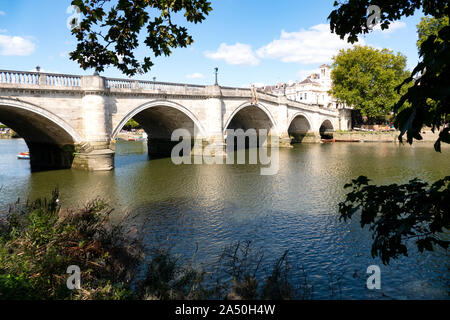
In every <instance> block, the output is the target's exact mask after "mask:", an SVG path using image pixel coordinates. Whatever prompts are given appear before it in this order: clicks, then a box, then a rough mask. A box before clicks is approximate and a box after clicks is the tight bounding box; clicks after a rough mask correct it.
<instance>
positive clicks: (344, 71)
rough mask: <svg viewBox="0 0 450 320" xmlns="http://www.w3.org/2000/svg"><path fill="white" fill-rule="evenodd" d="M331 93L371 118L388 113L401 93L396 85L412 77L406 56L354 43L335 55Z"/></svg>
mask: <svg viewBox="0 0 450 320" xmlns="http://www.w3.org/2000/svg"><path fill="white" fill-rule="evenodd" d="M333 60H334V61H333V70H332V72H331V77H332V79H333V87H332V89H331V93H332V94H333V96H335V97H336V98H337V99H339V100H340V101H343V102H345V103H346V104H347V105H350V106H353V107H354V108H355V109H357V110H360V112H361V114H362V115H363V116H367V117H369V118H372V119H376V118H380V117H384V116H386V115H389V113H390V112H391V111H392V110H393V107H394V105H395V103H396V102H397V101H398V100H399V99H400V96H401V95H400V94H399V93H398V92H397V91H396V90H395V88H396V87H397V86H398V85H399V84H401V83H402V82H403V80H405V78H406V77H407V76H409V74H408V72H407V71H406V57H405V56H403V55H402V54H401V53H397V54H394V53H393V52H392V51H390V50H388V49H383V50H378V49H375V48H372V47H369V46H355V47H354V48H351V49H347V50H341V51H339V54H338V55H337V56H335V57H334V58H333Z"/></svg>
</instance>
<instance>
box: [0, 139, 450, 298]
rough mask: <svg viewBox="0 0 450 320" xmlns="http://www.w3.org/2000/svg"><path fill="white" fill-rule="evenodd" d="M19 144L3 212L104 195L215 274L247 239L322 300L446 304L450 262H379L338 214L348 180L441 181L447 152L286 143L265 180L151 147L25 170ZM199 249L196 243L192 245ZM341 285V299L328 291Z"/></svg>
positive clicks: (132, 146)
mask: <svg viewBox="0 0 450 320" xmlns="http://www.w3.org/2000/svg"><path fill="white" fill-rule="evenodd" d="M26 150H27V148H26V144H25V143H24V141H22V140H0V186H2V189H1V192H0V207H5V206H6V205H7V204H8V203H10V202H13V201H14V200H16V199H17V198H22V199H26V198H30V199H34V198H36V197H40V196H46V195H49V193H50V192H51V190H52V189H54V187H55V186H59V189H60V193H61V200H62V203H63V204H64V205H65V206H81V205H82V204H83V203H85V202H86V201H87V200H89V199H92V198H94V197H95V196H100V197H102V198H104V199H105V200H107V201H108V202H109V203H110V204H111V205H112V206H113V207H114V208H115V215H116V217H120V216H121V215H124V214H125V213H130V216H131V217H132V218H130V219H129V220H128V222H127V223H128V224H130V225H133V226H135V227H136V228H138V230H139V231H140V232H143V234H144V235H145V241H146V242H147V243H148V244H152V243H155V241H157V242H164V241H166V242H167V243H170V246H172V247H173V249H172V250H173V251H174V252H177V253H180V254H181V255H182V257H185V258H186V259H187V258H191V256H192V255H193V253H194V252H197V253H196V257H195V261H196V263H197V264H198V265H201V266H202V267H203V268H205V269H206V270H210V271H212V270H213V269H214V266H215V265H216V264H217V261H218V258H219V256H220V254H221V253H222V250H223V248H224V247H225V246H227V245H229V244H231V243H235V242H236V241H246V240H251V241H252V245H253V246H254V247H256V248H261V249H262V250H263V252H264V254H265V256H266V257H267V258H268V262H271V261H273V260H275V259H277V258H279V257H280V256H281V255H282V254H283V252H284V251H285V250H289V260H290V263H291V266H292V270H291V278H292V279H291V280H292V281H293V282H294V283H296V282H299V281H300V278H301V275H302V274H303V273H302V271H301V267H303V268H304V270H305V272H306V274H307V275H308V282H309V283H310V284H311V285H313V287H314V298H315V299H328V298H343V299H382V298H395V299H412V298H415V299H423V298H427V299H430V298H431V299H434V298H437V299H448V298H449V294H450V293H449V292H450V289H449V284H450V259H449V255H448V253H446V252H445V251H442V250H439V251H437V252H432V253H424V254H420V253H417V251H416V250H415V248H414V247H413V246H411V249H410V255H409V257H407V258H406V257H402V258H400V259H399V260H397V261H394V262H391V264H390V265H389V266H384V265H383V264H382V263H381V261H380V260H379V259H372V258H371V256H370V244H371V239H370V236H369V233H368V231H367V230H362V229H361V228H360V226H359V224H358V223H357V221H356V220H355V221H351V222H343V221H339V219H338V213H337V207H338V206H337V205H338V203H339V201H341V200H343V199H344V196H345V191H344V190H343V185H344V184H345V183H348V182H349V181H350V180H351V179H352V178H356V177H357V176H359V175H366V176H368V177H369V178H371V179H372V180H373V181H374V182H375V183H378V184H382V183H394V182H396V183H401V182H407V181H408V180H409V179H411V178H414V177H419V178H422V179H425V180H427V181H434V180H437V179H439V178H442V177H444V176H445V175H450V149H449V148H444V150H443V152H442V154H439V153H436V152H435V151H434V150H433V146H432V144H425V143H422V144H420V143H416V144H415V145H413V146H409V145H398V144H394V143H380V144H378V143H335V144H322V145H321V144H302V145H296V147H295V148H294V149H281V150H280V171H279V173H278V174H277V175H274V176H261V175H260V167H259V166H258V165H206V164H205V165H181V166H176V165H174V164H172V162H171V160H170V159H162V160H152V161H148V159H147V155H146V146H145V144H142V143H131V142H124V143H118V144H117V147H116V152H117V154H116V169H115V170H114V171H112V172H98V173H89V172H83V171H76V170H62V171H51V172H39V173H30V168H29V162H28V161H23V160H17V159H16V155H17V154H18V153H19V152H23V151H26ZM197 248H198V249H197ZM370 265H379V266H380V268H381V286H382V287H381V290H375V291H371V290H368V289H367V288H366V279H367V277H368V275H367V274H366V270H367V267H368V266H370ZM330 284H331V285H332V286H333V287H334V294H333V293H332V290H331V289H330Z"/></svg>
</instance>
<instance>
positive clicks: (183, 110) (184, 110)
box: [111, 100, 205, 139]
mask: <svg viewBox="0 0 450 320" xmlns="http://www.w3.org/2000/svg"><path fill="white" fill-rule="evenodd" d="M156 107H169V108H173V109H177V110H178V111H180V112H181V113H184V114H185V115H186V116H187V117H189V119H190V120H192V122H193V123H194V124H195V126H196V128H197V129H198V130H199V134H201V135H204V132H205V130H204V128H203V126H202V124H201V123H200V121H199V120H198V118H197V117H196V116H195V115H194V114H193V113H192V112H191V111H190V110H189V109H187V108H186V107H184V106H183V105H181V104H178V103H175V102H172V101H165V100H155V101H151V102H147V103H144V104H143V105H140V106H139V107H137V108H136V109H133V110H132V111H131V112H129V113H128V114H127V115H126V116H125V117H124V118H123V119H122V121H120V122H119V124H118V125H117V126H116V128H115V129H114V130H113V133H112V135H111V138H112V139H115V138H116V137H117V135H118V134H119V132H120V131H121V130H122V128H123V127H124V126H125V124H126V123H127V122H128V121H129V120H131V119H132V118H134V117H135V116H136V115H137V114H139V113H141V112H142V111H145V110H147V109H150V108H156Z"/></svg>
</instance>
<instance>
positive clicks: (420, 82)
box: [329, 0, 450, 151]
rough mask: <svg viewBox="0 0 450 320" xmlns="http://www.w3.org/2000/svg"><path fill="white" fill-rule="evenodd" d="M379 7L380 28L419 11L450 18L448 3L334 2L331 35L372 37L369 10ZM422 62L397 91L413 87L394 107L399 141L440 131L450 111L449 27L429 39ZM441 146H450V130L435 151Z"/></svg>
mask: <svg viewBox="0 0 450 320" xmlns="http://www.w3.org/2000/svg"><path fill="white" fill-rule="evenodd" d="M370 5H378V6H379V7H380V8H381V17H380V18H381V22H380V23H381V28H382V29H387V28H389V25H390V23H392V22H393V21H396V20H399V19H400V18H402V17H405V16H406V17H407V16H411V15H413V14H414V12H415V11H416V10H418V9H422V11H423V13H424V14H425V15H429V16H431V17H433V18H436V19H443V18H445V17H447V18H448V17H449V16H450V14H449V13H450V6H449V3H448V0H434V1H429V0H399V1H390V0H348V1H347V2H346V3H339V2H337V1H336V2H335V3H334V6H335V7H337V8H336V9H335V10H333V11H332V12H331V14H330V16H329V19H330V28H331V31H332V32H335V33H336V34H338V35H339V36H340V37H341V38H342V39H344V38H346V37H347V39H348V41H349V42H352V43H353V42H356V41H357V40H358V35H359V34H365V33H369V32H370V31H371V29H369V28H368V26H367V18H368V17H367V8H368V7H369V6H370ZM419 54H420V57H421V59H422V60H421V61H420V62H419V63H418V65H417V66H416V67H415V68H414V70H413V72H412V73H411V75H410V76H409V77H408V78H406V79H405V81H404V82H403V83H402V84H401V85H400V86H399V87H398V88H397V90H398V91H399V92H400V90H402V88H404V87H405V86H406V87H407V86H410V87H409V88H408V89H407V90H406V93H405V94H403V95H402V97H401V99H400V100H399V101H398V103H397V104H396V105H395V106H394V110H395V111H396V112H397V116H396V121H395V126H396V128H398V129H400V130H401V134H400V136H399V140H400V141H402V138H403V136H404V135H405V134H406V136H407V141H408V142H409V143H412V142H413V139H417V140H421V139H422V136H421V135H420V132H421V129H422V128H423V127H424V126H429V127H431V128H432V130H433V131H435V130H441V128H443V122H444V120H446V119H447V117H448V114H449V111H450V110H449V109H450V26H444V27H442V29H440V30H439V32H438V35H437V36H436V35H434V34H432V35H430V36H429V37H427V39H426V40H424V41H423V42H422V43H421V45H420V49H419ZM441 142H445V143H450V133H449V128H448V127H447V128H443V129H442V131H441V132H440V136H439V139H438V140H437V141H436V144H435V149H436V150H437V151H440V149H441Z"/></svg>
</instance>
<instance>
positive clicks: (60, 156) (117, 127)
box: [0, 70, 351, 171]
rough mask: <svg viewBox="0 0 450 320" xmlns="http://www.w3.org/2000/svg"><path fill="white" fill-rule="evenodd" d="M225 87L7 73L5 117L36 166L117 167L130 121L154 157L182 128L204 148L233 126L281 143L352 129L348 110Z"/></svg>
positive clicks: (0, 83)
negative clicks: (117, 151)
mask: <svg viewBox="0 0 450 320" xmlns="http://www.w3.org/2000/svg"><path fill="white" fill-rule="evenodd" d="M252 98H254V94H252V91H251V90H250V89H243V88H230V87H220V86H201V85H190V84H176V83H163V82H154V81H138V80H128V79H111V78H104V77H100V76H96V75H94V76H76V75H63V74H49V73H38V72H21V71H6V70H0V122H2V123H4V124H5V125H7V126H9V127H10V128H12V129H13V130H15V131H16V132H18V134H19V135H20V136H22V137H23V138H24V139H25V141H26V143H27V145H28V148H29V151H30V156H31V168H32V170H35V171H37V170H50V169H62V168H72V167H73V168H82V169H86V170H111V169H113V168H114V141H115V138H116V137H117V134H118V133H119V132H120V131H121V129H122V128H123V126H124V125H125V124H126V123H127V121H128V120H130V119H132V118H133V119H134V120H136V121H137V122H138V123H140V124H141V125H142V126H143V128H144V129H145V131H146V132H147V134H148V136H149V139H148V146H149V149H148V150H149V156H150V157H157V156H167V155H168V154H169V155H170V150H171V148H172V146H173V144H174V142H171V133H172V132H173V130H175V129H177V128H184V129H187V130H189V131H190V132H191V133H192V134H194V132H195V135H196V136H195V139H201V140H202V141H203V143H204V145H207V144H208V143H211V141H223V144H224V145H225V143H226V141H225V139H226V130H227V129H244V130H247V129H250V128H254V129H257V130H258V129H267V130H269V134H270V135H272V137H273V136H278V137H279V139H280V146H290V144H291V142H301V141H303V142H318V141H319V140H320V138H321V135H322V136H324V135H326V134H329V133H330V132H331V131H333V130H338V129H340V130H347V128H348V126H349V123H350V121H351V118H350V117H351V116H350V111H349V110H346V109H339V110H337V109H334V110H331V109H325V108H322V107H320V106H318V105H307V104H303V103H299V102H296V101H290V100H288V99H287V98H286V97H285V96H275V95H270V94H265V93H262V92H257V93H256V98H257V101H255V100H254V99H252Z"/></svg>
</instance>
